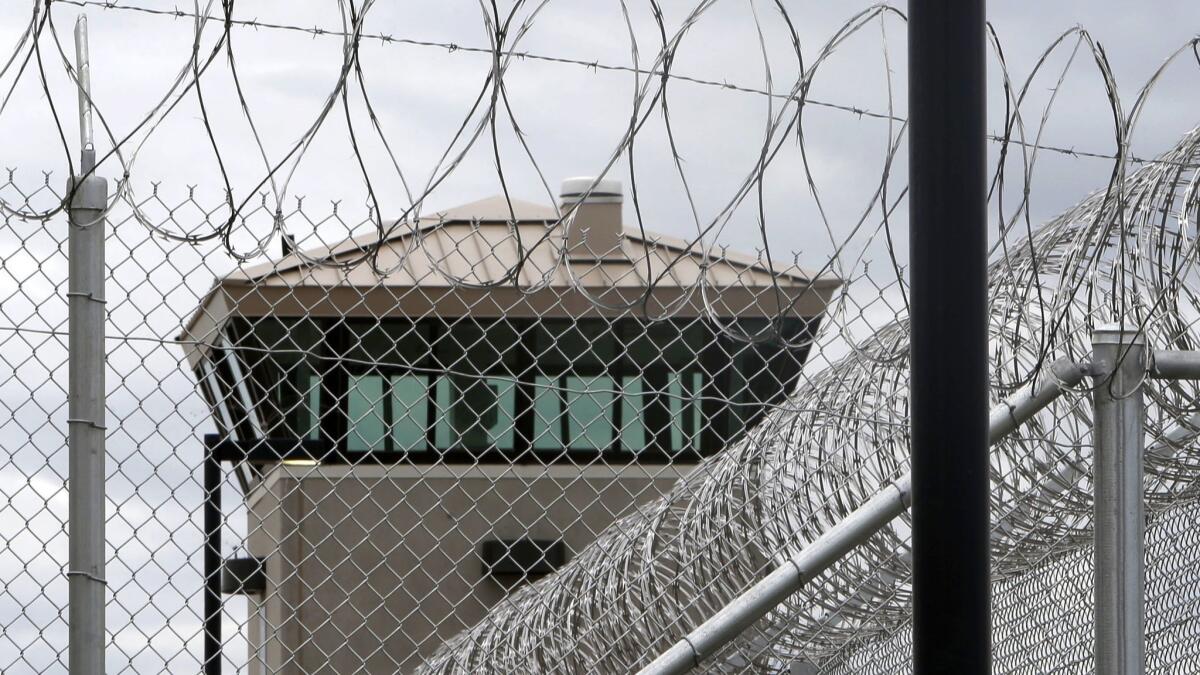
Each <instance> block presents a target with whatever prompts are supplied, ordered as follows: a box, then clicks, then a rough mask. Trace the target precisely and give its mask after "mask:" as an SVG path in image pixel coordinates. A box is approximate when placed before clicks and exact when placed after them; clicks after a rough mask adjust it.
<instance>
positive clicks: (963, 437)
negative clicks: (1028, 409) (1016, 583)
mask: <svg viewBox="0 0 1200 675" xmlns="http://www.w3.org/2000/svg"><path fill="white" fill-rule="evenodd" d="M984 4H985V3H984V0H910V1H909V3H908V10H909V11H908V69H909V76H908V92H909V94H908V109H909V116H908V119H909V122H908V152H909V165H908V167H909V168H908V171H909V182H908V184H909V196H908V201H909V233H910V236H909V270H908V272H909V280H910V286H909V287H910V293H909V298H910V301H911V302H910V304H911V307H912V310H911V313H910V314H911V322H910V325H911V328H912V342H911V350H910V353H911V360H910V363H909V365H910V372H911V384H910V389H909V390H910V397H909V402H910V407H909V416H910V419H911V429H912V432H911V436H912V440H911V446H912V481H913V483H912V549H913V551H912V556H913V595H912V597H913V624H912V625H913V672H914V673H915V674H916V675H935V674H936V675H942V674H949V673H955V674H958V673H987V672H990V671H991V608H990V602H991V578H990V574H989V560H988V556H989V554H990V538H989V535H990V527H989V513H988V509H989V506H990V502H989V492H990V489H991V484H990V482H989V475H988V463H989V458H988V403H989V402H988V328H987V312H988V298H987V147H986V145H987V141H986V136H987V125H986V119H987V110H986V102H987V99H986V96H985V93H986V85H987V81H986V80H987V78H986V75H987V69H986V54H987V52H986V45H987V42H986V33H985V31H984Z"/></svg>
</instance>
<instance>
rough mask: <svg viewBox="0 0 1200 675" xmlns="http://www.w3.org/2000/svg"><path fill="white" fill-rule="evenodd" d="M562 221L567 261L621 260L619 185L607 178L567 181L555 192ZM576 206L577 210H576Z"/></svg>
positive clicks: (570, 179) (620, 200)
mask: <svg viewBox="0 0 1200 675" xmlns="http://www.w3.org/2000/svg"><path fill="white" fill-rule="evenodd" d="M559 199H560V201H561V205H562V209H563V212H564V213H566V212H568V211H570V210H571V209H572V207H574V211H571V214H570V216H569V217H568V218H567V219H566V221H565V222H566V227H567V258H568V259H570V260H605V259H612V258H623V257H624V255H623V253H622V251H621V240H622V239H623V238H624V234H623V230H622V227H621V202H622V199H621V181H618V180H613V179H610V178H601V179H597V178H590V177H580V178H568V179H566V180H564V181H563V184H562V190H560V191H559ZM576 205H578V206H576Z"/></svg>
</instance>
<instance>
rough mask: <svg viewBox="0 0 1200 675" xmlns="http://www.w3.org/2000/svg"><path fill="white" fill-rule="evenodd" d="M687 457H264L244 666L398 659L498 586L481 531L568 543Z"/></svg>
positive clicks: (375, 666) (576, 544) (662, 480)
mask: <svg viewBox="0 0 1200 675" xmlns="http://www.w3.org/2000/svg"><path fill="white" fill-rule="evenodd" d="M691 468H692V465H687V466H648V467H637V466H633V467H624V468H614V467H607V466H593V467H586V468H580V467H572V466H553V467H549V468H547V467H543V466H536V465H535V466H510V465H503V466H501V465H495V466H493V465H483V466H473V467H472V466H454V465H435V466H392V467H383V466H364V467H353V468H351V467H335V466H329V467H324V466H323V467H287V466H279V467H276V468H275V469H273V470H272V472H271V473H270V474H269V475H268V476H267V478H266V479H265V480H264V481H263V482H262V483H261V484H260V485H258V486H257V487H256V488H255V489H254V491H253V492H252V494H251V495H250V498H249V500H248V502H249V506H250V520H249V525H250V533H249V541H248V545H249V548H250V552H251V554H253V555H257V556H264V557H266V558H267V591H266V593H265V594H264V596H263V598H262V599H261V603H262V607H263V611H262V612H261V613H257V612H252V615H251V619H250V626H249V634H250V638H251V646H250V651H251V654H250V659H249V662H250V664H251V669H250V672H251V674H252V675H260V674H263V673H349V672H367V673H394V672H397V671H399V672H408V671H410V670H412V669H413V668H414V667H415V666H416V665H417V664H419V663H420V660H421V657H423V656H427V655H429V654H432V653H433V652H434V651H435V650H436V649H437V647H438V646H439V645H440V644H441V643H442V642H443V641H444V640H445V639H447V638H449V637H451V636H453V635H455V634H457V633H458V632H459V631H461V630H463V629H465V628H468V627H470V626H471V625H473V624H474V623H476V622H477V621H479V620H480V619H481V618H482V617H483V616H484V614H485V613H486V612H487V610H488V608H490V607H491V606H492V605H494V604H495V603H497V602H499V601H500V600H501V599H502V598H503V597H504V596H505V595H506V589H505V587H504V586H503V585H502V584H501V583H500V582H499V581H497V580H496V579H494V578H491V577H487V576H485V575H484V574H483V572H482V569H481V562H480V559H479V547H480V544H481V543H482V542H483V541H485V540H488V539H519V538H531V539H561V540H563V541H564V542H565V544H566V547H567V551H568V557H573V556H574V554H576V553H578V552H579V551H580V550H582V549H583V548H584V547H585V546H586V545H587V544H588V543H590V542H591V541H592V540H593V539H594V538H595V536H596V534H598V533H599V532H600V531H601V530H603V529H604V528H605V527H607V526H608V525H609V524H610V523H612V522H613V521H614V520H616V519H617V518H618V517H620V516H622V515H625V514H627V513H629V512H630V511H631V509H633V508H634V507H636V506H637V505H638V504H642V503H645V502H646V501H649V500H651V499H653V498H656V497H658V496H660V495H662V494H665V493H666V492H667V491H669V490H670V488H671V487H672V486H673V485H674V483H675V481H676V480H677V479H678V477H679V476H681V475H683V474H684V473H686V472H687V471H688V470H690V469H691ZM256 600H258V599H256V598H251V606H252V607H253V606H255V601H256ZM264 626H265V633H264V630H263V629H264ZM264 634H265V635H266V636H267V638H268V639H267V643H266V646H265V649H262V645H260V644H259V642H260V636H262V635H264ZM260 653H265V661H266V663H263V660H264V659H263V658H260V657H256V655H257V654H260ZM281 664H287V665H286V666H283V667H281ZM264 666H265V668H264Z"/></svg>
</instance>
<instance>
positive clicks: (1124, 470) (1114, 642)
mask: <svg viewBox="0 0 1200 675" xmlns="http://www.w3.org/2000/svg"><path fill="white" fill-rule="evenodd" d="M1144 352H1145V345H1144V342H1143V340H1142V338H1141V336H1140V335H1139V334H1138V333H1137V331H1135V330H1133V329H1131V328H1125V327H1123V326H1119V325H1108V326H1102V327H1099V328H1097V329H1096V332H1095V333H1093V335H1092V359H1093V362H1092V368H1093V370H1092V376H1093V377H1094V378H1095V387H1094V388H1093V394H1092V398H1093V402H1094V405H1095V410H1096V412H1095V421H1094V426H1093V431H1092V434H1093V441H1094V445H1095V458H1094V463H1095V467H1096V468H1095V485H1096V488H1095V492H1096V494H1095V506H1094V509H1095V520H1096V548H1095V560H1096V563H1095V564H1096V574H1095V582H1094V583H1095V586H1094V589H1093V592H1094V593H1095V600H1096V633H1095V659H1096V662H1095V667H1096V669H1095V672H1096V674H1097V675H1141V673H1142V672H1144V670H1145V664H1146V648H1145V621H1144V617H1143V608H1142V593H1143V589H1144V587H1145V581H1146V577H1145V569H1144V555H1145V551H1144V549H1145V543H1144V540H1143V536H1144V529H1145V522H1146V521H1145V515H1144V508H1143V503H1142V498H1143V494H1142V477H1143V460H1144V454H1145V453H1144V447H1143V444H1144V442H1145V441H1144V438H1145V437H1144V435H1143V432H1142V426H1143V420H1144V415H1145V404H1144V401H1143V397H1142V381H1143V380H1144V378H1145V376H1146V371H1145V368H1146V364H1145V353H1144Z"/></svg>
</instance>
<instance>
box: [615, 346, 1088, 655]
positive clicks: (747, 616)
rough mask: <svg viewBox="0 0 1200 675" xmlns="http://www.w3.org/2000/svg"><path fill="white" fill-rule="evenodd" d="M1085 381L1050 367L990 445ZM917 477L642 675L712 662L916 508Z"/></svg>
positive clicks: (994, 418) (1071, 370)
mask: <svg viewBox="0 0 1200 675" xmlns="http://www.w3.org/2000/svg"><path fill="white" fill-rule="evenodd" d="M1082 380H1083V368H1081V367H1080V366H1079V364H1077V363H1074V362H1072V361H1070V360H1068V359H1061V360H1059V361H1056V362H1055V363H1053V364H1052V365H1051V366H1050V369H1049V374H1048V375H1047V376H1044V377H1041V378H1038V381H1037V382H1036V383H1035V384H1033V385H1029V386H1026V387H1023V388H1022V389H1021V390H1019V391H1017V392H1016V393H1014V394H1013V395H1012V396H1010V397H1009V398H1008V400H1006V401H1004V402H1002V403H1000V404H999V405H997V406H996V407H994V408H992V411H991V415H990V416H989V419H988V438H989V443H995V442H997V441H999V440H1000V439H1002V438H1003V437H1004V436H1005V435H1007V434H1008V433H1010V432H1012V431H1013V430H1014V429H1016V428H1017V427H1018V426H1020V425H1021V424H1022V423H1024V422H1025V421H1026V420H1028V419H1029V418H1030V417H1033V415H1034V414H1036V413H1037V412H1038V411H1039V410H1041V409H1042V408H1044V407H1046V406H1047V405H1049V404H1050V403H1051V402H1052V401H1053V400H1054V399H1056V398H1058V396H1059V395H1060V394H1062V392H1063V389H1064V388H1066V387H1073V386H1075V385H1077V384H1079V383H1080V382H1081V381H1082ZM911 486H912V482H911V475H910V474H909V473H905V474H904V475H903V476H901V477H900V478H899V479H898V480H897V481H896V482H894V483H892V484H891V485H888V486H886V487H884V488H883V490H882V491H880V492H879V493H878V494H876V495H875V496H874V497H872V498H871V499H869V500H867V502H866V503H865V504H863V505H862V506H860V507H858V508H857V509H855V510H854V511H853V512H852V513H851V514H850V515H848V516H846V518H845V519H844V520H842V522H840V523H838V524H837V525H836V526H834V527H833V528H831V529H830V530H829V531H827V532H825V533H824V534H822V535H821V536H820V537H818V538H817V539H816V541H814V542H812V543H811V544H809V545H808V546H806V547H805V548H804V550H803V551H801V552H800V553H798V554H797V555H796V556H795V557H793V558H792V559H791V560H789V561H787V562H786V563H784V564H783V565H781V566H780V567H778V568H776V569H775V570H774V571H773V572H771V573H770V574H768V575H767V576H766V577H764V578H763V579H762V580H761V581H759V582H758V583H756V584H754V585H753V586H751V587H750V588H749V589H747V590H746V591H745V592H743V593H742V594H741V595H739V596H738V597H736V598H734V599H733V600H732V601H731V602H730V603H729V604H727V605H725V606H724V607H722V608H721V609H720V610H719V611H718V612H717V613H716V614H714V615H712V616H711V617H709V618H708V619H707V620H706V621H705V622H704V623H703V624H701V625H700V627H699V628H697V629H696V630H694V631H692V632H691V633H689V634H688V635H687V636H686V637H684V638H683V639H681V640H679V641H678V642H676V643H675V644H674V645H672V646H671V647H670V648H669V649H667V651H665V652H663V653H662V654H660V655H659V656H658V658H656V659H654V661H653V662H651V663H650V665H648V666H646V667H645V668H643V669H642V670H641V671H639V675H682V674H683V673H686V672H688V671H690V670H691V669H692V668H694V667H696V666H698V665H699V664H700V662H701V661H703V660H704V659H706V658H708V657H710V656H712V655H713V654H715V653H716V652H717V650H719V649H720V648H721V647H722V646H724V645H725V644H726V643H728V642H730V641H732V640H733V639H734V638H736V637H737V636H738V635H740V634H741V633H742V631H744V630H745V629H746V628H748V627H749V626H750V625H752V624H753V623H754V622H755V621H757V620H759V619H761V618H762V617H764V616H766V614H767V613H768V612H770V611H771V609H773V608H774V607H776V606H777V605H779V603H781V602H783V600H784V599H786V598H787V597H788V596H789V595H791V594H792V593H795V592H796V591H798V590H800V589H801V588H802V587H803V586H804V584H805V583H807V582H808V581H809V580H810V579H812V578H813V577H814V576H816V575H817V574H820V573H821V572H822V571H824V570H825V569H826V568H827V567H829V566H830V565H832V564H833V563H835V562H837V560H838V559H839V558H841V557H842V556H843V555H845V554H846V553H847V552H849V551H850V550H851V549H853V548H854V547H855V546H858V545H859V544H861V543H862V542H864V541H866V540H867V539H868V538H870V537H871V536H872V535H873V534H875V533H876V532H878V531H879V530H880V529H881V528H882V527H883V526H884V525H886V524H888V523H889V522H891V521H892V519H894V518H895V517H896V516H899V515H900V514H901V513H903V512H904V511H905V509H907V508H908V507H909V505H910V494H911Z"/></svg>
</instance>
